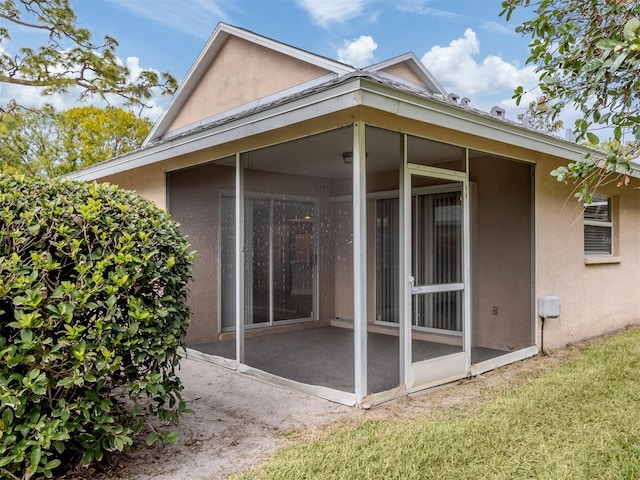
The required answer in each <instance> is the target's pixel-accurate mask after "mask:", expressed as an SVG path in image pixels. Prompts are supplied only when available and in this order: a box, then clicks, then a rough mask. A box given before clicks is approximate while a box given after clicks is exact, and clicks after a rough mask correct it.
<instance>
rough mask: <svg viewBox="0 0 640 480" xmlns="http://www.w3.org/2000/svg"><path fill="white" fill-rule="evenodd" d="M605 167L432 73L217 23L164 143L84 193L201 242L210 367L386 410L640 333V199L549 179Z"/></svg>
mask: <svg viewBox="0 0 640 480" xmlns="http://www.w3.org/2000/svg"><path fill="white" fill-rule="evenodd" d="M461 74H464V72H461ZM587 151H588V150H587V149H586V148H585V147H582V146H580V145H577V144H575V143H572V142H569V141H565V140H563V139H560V138H556V137H553V136H548V135H544V134H542V133H539V132H536V131H533V130H531V129H529V128H526V127H525V126H523V125H520V124H517V123H514V122H511V121H507V120H505V118H504V112H503V111H501V110H500V109H497V108H496V109H494V110H493V111H492V112H482V111H479V110H476V109H474V108H471V106H470V105H469V102H468V101H467V100H466V99H463V100H459V98H458V97H457V96H456V95H453V94H449V93H448V92H447V91H445V89H444V88H443V87H442V86H441V85H440V84H439V83H438V81H437V80H436V79H435V78H433V76H432V75H431V74H430V73H429V72H428V71H427V70H426V69H425V67H424V66H423V65H422V63H421V62H420V61H419V60H418V59H417V57H416V56H415V55H413V54H405V55H401V56H398V57H395V58H392V59H390V60H387V61H385V62H381V63H377V64H375V65H372V66H370V67H367V68H363V69H357V68H354V67H352V66H349V65H345V64H343V63H340V62H336V61H334V60H331V59H328V58H325V57H322V56H318V55H314V54H312V53H309V52H306V51H303V50H300V49H298V48H295V47H292V46H289V45H285V44H282V43H279V42H277V41H274V40H272V39H269V38H265V37H263V36H260V35H257V34H255V33H252V32H249V31H246V30H243V29H241V28H237V27H233V26H230V25H226V24H219V25H218V26H217V27H216V29H215V31H214V33H213V35H212V36H211V38H210V39H209V41H208V43H207V44H206V46H205V48H204V49H203V51H202V53H201V54H200V56H199V57H198V58H197V59H196V61H195V63H194V65H193V67H192V68H191V70H190V71H189V73H188V74H187V76H186V78H185V79H184V81H183V82H182V84H181V85H180V87H179V89H178V91H177V93H176V95H175V97H174V98H173V100H172V103H171V104H170V106H169V107H168V109H167V110H166V111H165V112H164V114H163V115H162V117H161V118H160V119H159V121H158V122H157V124H156V125H155V127H154V129H153V131H152V132H151V134H150V135H149V137H148V139H147V140H146V142H145V143H144V145H143V146H142V147H141V148H140V149H139V150H137V151H135V152H132V153H130V154H127V155H124V156H121V157H117V158H114V159H112V160H110V161H107V162H104V163H101V164H97V165H93V166H90V167H88V168H85V169H83V170H81V171H78V172H75V173H73V174H71V175H69V177H70V178H75V179H83V180H96V181H100V182H110V183H113V184H117V185H119V186H121V187H123V188H128V189H133V190H136V191H137V192H138V193H140V194H141V195H143V196H146V197H148V198H150V199H152V200H153V201H155V202H156V203H157V205H159V206H160V207H162V208H166V209H167V210H168V211H169V212H170V214H171V215H172V216H173V217H174V218H175V219H177V220H178V221H179V222H180V223H181V228H182V229H183V231H184V233H185V234H187V235H188V237H189V240H190V242H191V244H192V245H193V248H194V249H195V250H197V251H198V252H199V256H198V258H197V260H196V263H195V281H194V282H193V284H192V285H191V294H190V298H189V302H190V305H191V307H192V323H191V326H190V328H189V332H188V336H187V343H188V345H189V354H190V355H195V356H200V357H202V358H206V359H208V360H209V361H212V362H216V363H218V364H220V365H224V366H227V367H229V368H233V369H236V370H238V371H240V372H243V373H246V374H251V375H255V376H258V377H261V378H266V379H268V380H270V381H274V382H278V383H281V384H286V385H288V386H290V387H293V388H298V389H300V390H303V391H307V392H310V393H313V394H315V395H319V396H322V397H325V398H329V399H331V400H334V401H337V402H341V403H344V404H348V405H361V406H367V405H372V404H376V403H380V402H383V401H386V400H388V399H391V398H394V397H397V396H400V395H404V394H406V393H410V392H414V391H417V390H420V389H424V388H427V387H430V386H433V385H438V384H442V383H445V382H449V381H452V380H455V379H460V378H463V377H466V376H469V375H476V374H479V373H482V372H484V371H488V370H490V369H493V368H496V367H497V366H500V365H503V364H507V363H510V362H515V361H518V360H521V359H524V358H527V357H530V356H532V355H536V354H537V353H538V352H539V351H540V349H541V347H542V346H544V347H545V348H548V347H557V346H561V345H564V344H566V343H569V342H574V341H577V340H580V339H584V338H586V337H590V336H595V335H599V334H602V333H604V332H607V331H611V330H614V329H617V328H620V327H623V326H625V325H627V324H631V323H636V322H638V319H639V318H640V296H639V295H638V294H637V288H638V287H637V285H638V283H639V282H638V280H640V279H639V276H640V249H639V248H638V243H639V242H640V221H639V219H640V197H639V196H638V192H637V190H636V189H635V188H634V187H637V185H638V180H637V179H636V178H633V179H632V185H631V186H629V187H626V188H617V187H616V186H615V185H605V186H603V187H602V189H601V191H600V194H599V195H598V196H597V197H596V199H595V201H594V203H593V204H592V205H590V206H588V207H587V208H583V206H582V205H578V204H577V202H576V201H575V200H573V199H572V189H571V186H566V185H563V184H561V183H558V182H557V181H556V180H555V178H553V177H552V176H550V172H551V171H552V170H553V169H555V168H556V167H558V166H559V165H565V164H566V163H567V162H570V161H575V160H579V159H581V158H583V156H584V155H585V153H587ZM636 173H637V172H635V173H634V175H636ZM542 316H544V317H547V318H546V320H543V319H542ZM238 319H241V321H238Z"/></svg>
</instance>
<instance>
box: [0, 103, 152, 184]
mask: <svg viewBox="0 0 640 480" xmlns="http://www.w3.org/2000/svg"><path fill="white" fill-rule="evenodd" d="M151 127H152V123H151V122H150V121H149V120H147V119H145V118H138V117H137V116H136V115H135V114H134V113H133V112H130V111H126V110H123V109H121V108H115V107H107V108H105V109H101V108H97V107H92V106H87V107H77V108H72V109H70V110H66V111H64V112H56V111H55V110H54V109H53V107H51V106H45V107H43V108H42V109H40V110H24V111H21V112H14V113H12V114H5V115H4V116H3V117H2V118H1V119H0V158H1V159H2V163H0V172H2V173H8V174H12V173H23V174H25V175H29V176H42V177H48V178H53V177H56V176H59V175H64V174H65V173H69V172H72V171H74V170H77V169H79V168H84V167H87V166H89V165H93V164H94V163H98V162H102V161H104V160H108V159H110V158H113V157H116V156H118V155H122V154H124V153H127V152H130V151H132V150H135V149H136V148H138V147H140V145H142V142H143V141H144V139H145V138H146V137H147V135H148V134H149V131H150V130H151Z"/></svg>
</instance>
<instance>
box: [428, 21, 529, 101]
mask: <svg viewBox="0 0 640 480" xmlns="http://www.w3.org/2000/svg"><path fill="white" fill-rule="evenodd" d="M479 53H480V42H479V41H478V38H477V36H476V34H475V32H474V31H473V30H471V29H470V28H468V29H467V30H466V31H465V32H464V36H463V37H462V38H458V39H456V40H453V41H452V42H451V43H449V45H448V46H446V47H441V46H435V47H433V48H432V49H431V50H429V51H428V52H427V53H425V54H424V56H423V57H422V63H424V64H425V66H426V67H427V69H428V70H429V71H430V72H431V73H432V74H433V75H434V76H435V77H436V79H438V81H439V82H440V83H442V85H443V86H444V87H445V88H446V89H447V90H449V91H452V92H455V93H457V94H459V95H461V96H467V97H470V98H471V100H472V102H473V100H474V96H475V97H477V98H478V100H479V102H475V103H472V105H473V106H475V107H476V108H479V107H478V105H482V103H483V101H485V102H493V104H494V105H495V104H496V103H498V104H500V105H501V106H505V107H515V101H514V100H512V99H511V95H512V94H513V91H514V89H515V88H516V87H518V86H519V85H522V86H524V87H525V89H527V88H530V89H531V88H534V87H535V86H536V85H537V84H538V75H537V74H536V73H535V67H533V66H526V67H523V68H518V67H517V66H516V65H514V64H512V63H509V62H507V61H505V60H503V59H502V58H501V57H499V56H496V55H488V56H486V57H485V58H484V59H482V60H480V61H478V60H476V58H475V57H477V55H478V54H479ZM535 96H536V95H535V93H529V94H526V95H525V97H524V98H523V101H522V103H521V106H522V107H525V108H526V105H527V104H528V103H529V102H530V101H531V100H533V99H534V98H535Z"/></svg>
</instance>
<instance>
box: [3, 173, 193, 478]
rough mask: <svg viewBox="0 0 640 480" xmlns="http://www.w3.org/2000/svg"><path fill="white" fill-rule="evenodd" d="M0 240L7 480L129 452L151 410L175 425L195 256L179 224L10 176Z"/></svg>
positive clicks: (104, 196)
mask: <svg viewBox="0 0 640 480" xmlns="http://www.w3.org/2000/svg"><path fill="white" fill-rule="evenodd" d="M0 232H2V235H0V477H2V478H23V479H28V478H30V477H31V476H34V475H35V476H37V477H38V478H41V477H42V476H43V475H44V476H47V477H51V476H52V475H54V474H57V473H64V470H63V471H62V472H60V469H61V468H65V467H67V468H68V467H71V466H73V465H74V464H76V463H77V462H78V461H80V462H81V463H83V464H88V463H91V462H93V461H94V460H100V459H101V458H102V457H103V455H104V453H105V452H113V451H121V450H124V449H125V448H127V446H129V445H131V444H132V438H133V434H134V433H136V432H139V431H141V429H142V427H143V426H144V422H145V418H146V417H145V416H141V415H139V414H140V413H142V412H143V411H146V412H148V413H151V414H155V415H157V416H158V418H159V419H160V420H162V421H166V422H176V421H177V419H178V416H179V415H180V414H181V413H183V412H185V411H186V409H185V405H184V402H183V401H182V399H181V390H182V385H181V383H180V379H179V377H178V376H177V371H176V370H177V366H178V362H179V358H180V357H179V350H180V349H181V348H182V347H184V342H183V338H184V335H185V333H186V329H187V325H188V321H189V309H188V307H187V306H186V304H185V300H186V295H187V282H188V281H189V280H190V279H191V275H192V274H191V272H192V270H191V269H192V266H191V265H192V264H191V262H192V258H193V256H192V254H191V253H189V252H188V248H189V245H188V244H187V242H186V240H185V238H184V237H183V236H182V234H181V233H180V232H179V231H178V227H177V224H176V223H175V222H174V221H172V220H171V219H170V218H169V216H168V215H167V214H166V213H165V212H163V211H162V210H160V209H158V208H157V207H155V206H154V205H153V204H152V203H151V202H149V201H147V200H144V199H142V198H141V197H139V196H138V195H136V194H134V193H132V192H127V191H125V190H120V189H118V188H116V187H112V186H109V185H96V184H88V183H83V182H71V181H59V180H53V181H51V180H43V179H32V180H25V179H24V178H11V177H6V176H0ZM125 400H127V402H128V403H127V404H131V405H132V406H131V408H127V407H126V405H127V404H125ZM174 436H175V435H174V433H173V432H163V431H158V432H155V433H153V434H152V435H151V438H150V439H149V441H153V440H154V439H158V438H160V439H164V440H167V439H169V440H170V439H172V438H173V437H174Z"/></svg>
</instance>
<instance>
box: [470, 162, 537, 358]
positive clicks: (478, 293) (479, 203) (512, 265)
mask: <svg viewBox="0 0 640 480" xmlns="http://www.w3.org/2000/svg"><path fill="white" fill-rule="evenodd" d="M470 179H471V181H472V182H473V190H475V191H474V195H473V198H472V201H471V211H472V217H473V226H472V231H471V242H472V260H471V262H472V275H473V280H472V285H471V289H472V296H473V306H474V308H473V316H472V329H473V335H472V344H473V346H480V347H488V348H494V349H497V350H503V351H512V350H518V349H521V348H525V347H528V346H531V345H532V344H533V340H532V329H531V321H532V311H531V299H532V270H533V260H532V253H533V252H532V243H533V236H532V235H533V234H532V215H533V211H532V192H531V189H532V181H531V165H529V164H526V163H522V162H516V161H512V160H508V159H501V158H496V157H489V156H487V157H482V158H473V159H472V160H471V165H470ZM494 308H495V309H496V310H495V311H494Z"/></svg>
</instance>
